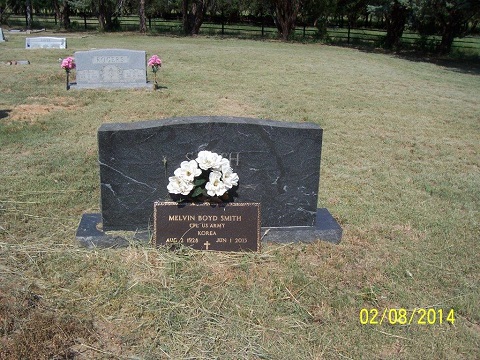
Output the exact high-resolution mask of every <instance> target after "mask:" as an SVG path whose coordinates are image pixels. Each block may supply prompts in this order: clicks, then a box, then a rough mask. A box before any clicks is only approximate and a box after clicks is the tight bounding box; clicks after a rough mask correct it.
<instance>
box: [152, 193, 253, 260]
mask: <svg viewBox="0 0 480 360" xmlns="http://www.w3.org/2000/svg"><path fill="white" fill-rule="evenodd" d="M154 206H155V213H154V237H153V242H154V244H155V245H156V246H159V245H174V244H182V245H185V246H189V247H191V248H194V249H197V250H216V251H258V250H260V223H261V220H260V204H259V203H225V204H210V203H201V204H192V203H180V204H178V203H175V202H156V203H155V205H154Z"/></svg>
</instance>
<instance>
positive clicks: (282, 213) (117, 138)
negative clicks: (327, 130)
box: [98, 117, 341, 242]
mask: <svg viewBox="0 0 480 360" xmlns="http://www.w3.org/2000/svg"><path fill="white" fill-rule="evenodd" d="M322 133H323V131H322V129H321V128H320V127H319V126H317V125H315V124H310V123H290V122H279V121H272V120H260V119H249V118H234V117H189V118H173V119H163V120H158V121H146V122H135V123H125V124H103V125H102V126H101V127H100V129H99V130H98V146H99V165H100V183H101V184H100V186H101V208H102V215H101V217H102V221H103V230H105V231H108V230H135V231H136V230H145V229H148V228H149V226H150V225H151V223H152V216H153V203H154V202H155V201H157V200H160V201H165V200H167V201H168V200H170V199H171V198H170V196H169V194H168V191H167V184H168V178H169V177H170V176H173V172H174V170H175V169H176V168H177V167H179V166H180V163H181V162H182V161H184V160H188V159H195V158H196V156H197V154H198V152H199V151H201V150H210V151H214V152H217V153H219V154H222V156H224V157H227V158H229V159H230V162H231V165H232V167H233V170H234V171H235V172H236V173H238V176H239V178H240V181H239V188H238V191H237V195H238V196H237V197H236V198H235V201H236V202H260V203H261V206H262V209H261V213H262V227H263V228H264V229H265V230H266V229H268V231H267V233H268V237H269V238H267V239H272V240H276V241H295V240H301V241H308V239H306V238H305V237H307V238H310V239H312V240H313V239H316V238H319V237H323V238H324V239H325V240H329V241H333V242H338V241H340V238H341V228H340V227H339V226H338V224H337V223H336V221H335V220H334V219H333V218H332V217H331V215H330V213H329V212H328V210H326V209H317V201H318V196H317V195H318V188H319V178H320V158H321V146H322ZM327 223H328V229H326V228H325V229H323V230H325V231H323V230H322V228H321V227H322V226H325V225H326V224H327ZM320 230H322V231H323V233H322V234H320V233H319V231H320ZM327 230H328V231H327ZM320 235H321V236H320Z"/></svg>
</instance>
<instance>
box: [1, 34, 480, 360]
mask: <svg viewBox="0 0 480 360" xmlns="http://www.w3.org/2000/svg"><path fill="white" fill-rule="evenodd" d="M66 36H67V37H68V38H69V40H68V41H69V47H70V48H69V49H68V50H60V51H44V50H25V49H23V47H24V41H25V40H24V37H23V36H22V35H11V36H9V41H8V42H7V43H3V44H0V47H1V52H0V64H2V63H4V62H6V61H9V60H21V59H28V60H30V62H31V65H28V66H26V65H25V66H20V65H15V66H13V65H10V66H7V65H0V78H1V79H2V80H1V82H0V93H1V94H2V95H1V97H0V149H1V150H0V158H1V164H2V168H1V172H0V276H1V278H2V281H1V283H0V316H1V318H0V358H18V359H23V358H29V356H30V358H38V359H69V358H78V359H212V358H221V359H345V358H351V359H358V358H369V359H370V358H371V359H393V358H395V359H411V358H415V359H439V358H445V359H452V358H455V359H472V358H475V357H477V356H478V348H479V346H480V345H479V344H480V330H479V329H480V317H479V314H480V309H479V305H478V299H479V297H480V292H479V280H480V278H479V274H480V268H479V264H480V258H479V254H480V248H479V246H480V245H479V242H478V239H479V238H480V227H479V221H478V219H479V218H480V216H479V209H480V197H479V196H480V193H479V191H478V189H479V188H480V168H479V167H480V163H479V156H478V154H479V152H480V145H479V144H480V137H479V134H480V131H479V130H480V122H479V120H478V119H480V108H479V103H478V95H477V94H478V90H479V89H480V77H479V72H478V70H477V69H478V67H476V65H475V64H469V65H468V66H465V64H455V63H448V64H447V65H448V66H446V65H437V64H436V63H432V62H422V61H411V60H409V59H404V58H399V57H394V56H390V55H385V54H377V53H374V52H370V53H369V52H362V51H358V50H355V49H346V48H335V47H327V46H320V45H302V44H285V43H277V42H260V41H258V42H255V41H240V40H219V39H216V38H213V39H209V38H202V37H199V38H195V39H185V38H166V37H139V36H134V35H129V34H126V35H125V34H123V35H120V34H119V35H117V34H114V35H112V34H106V35H102V36H96V35H92V34H87V35H84V36H73V35H70V34H67V35H66ZM70 37H71V39H70ZM112 44H115V47H118V48H130V49H140V50H146V51H147V54H148V55H152V54H159V55H160V56H161V58H162V60H163V62H164V66H163V67H162V70H161V72H160V84H161V85H162V86H164V88H163V89H161V90H160V91H156V92H153V91H152V92H149V91H135V90H132V91H95V90H86V91H69V92H67V91H65V88H64V86H65V84H64V81H65V79H64V74H63V72H62V70H61V69H60V66H59V63H58V58H59V57H66V56H67V55H71V54H72V53H73V52H74V51H76V50H85V49H89V48H107V47H112ZM149 76H151V74H149ZM189 115H238V116H252V117H262V118H271V119H278V120H288V121H290V120H291V121H311V122H315V123H318V124H320V125H321V126H322V127H323V128H324V130H325V132H324V145H323V152H322V173H321V188H320V199H319V205H321V206H326V207H328V208H329V210H330V211H331V212H332V213H333V214H334V215H335V216H336V217H337V218H338V220H339V221H340V223H341V224H342V226H343V228H344V238H343V240H342V243H341V244H340V245H338V246H334V245H331V244H328V243H323V242H319V243H314V244H292V245H275V244H267V245H266V246H265V247H263V249H262V252H261V253H259V254H236V255H232V254H217V253H209V252H206V253H205V252H194V251H188V250H185V251H180V252H175V253H173V252H165V251H163V250H157V249H153V248H150V247H149V246H138V245H135V244H132V246H130V247H129V248H126V249H119V250H100V249H97V250H93V251H87V250H85V249H81V248H78V246H77V244H76V243H75V239H74V232H75V228H76V226H77V224H78V221H79V219H80V215H81V213H83V212H93V211H98V207H99V186H98V165H97V162H96V159H97V144H96V131H97V129H98V127H99V126H100V124H102V123H103V122H124V121H125V122H128V121H139V120H146V119H154V118H164V117H171V116H189ZM299 156H300V155H299ZM387 307H388V308H407V309H410V310H411V309H413V308H416V307H417V308H419V307H421V308H426V307H434V308H436V309H439V308H442V309H445V310H448V309H450V308H454V309H455V312H456V315H457V318H456V319H457V321H456V322H455V324H454V325H450V324H442V325H440V324H435V325H409V326H390V325H385V324H383V325H382V326H378V325H377V326H375V325H369V326H368V325H361V324H360V322H359V312H360V310H361V309H362V308H368V309H370V308H378V309H379V310H383V309H385V308H387Z"/></svg>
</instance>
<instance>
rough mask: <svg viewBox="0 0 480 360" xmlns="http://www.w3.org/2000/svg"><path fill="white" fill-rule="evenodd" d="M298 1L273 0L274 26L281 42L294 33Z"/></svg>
mask: <svg viewBox="0 0 480 360" xmlns="http://www.w3.org/2000/svg"><path fill="white" fill-rule="evenodd" d="M299 9H300V0H275V11H276V20H277V21H276V25H277V30H278V33H279V35H280V36H281V38H282V40H284V41H286V40H288V38H289V37H290V35H291V34H292V33H293V32H294V31H295V22H296V21H297V15H298V11H299Z"/></svg>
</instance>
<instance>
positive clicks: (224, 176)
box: [167, 150, 239, 203]
mask: <svg viewBox="0 0 480 360" xmlns="http://www.w3.org/2000/svg"><path fill="white" fill-rule="evenodd" d="M168 180H169V184H168V186H167V189H168V192H169V193H170V195H171V196H172V198H173V199H174V200H176V201H178V202H183V201H188V202H217V203H219V202H228V201H231V196H233V195H232V194H231V191H232V190H233V189H234V188H235V187H236V186H238V180H239V178H238V175H237V174H236V173H234V172H233V169H232V167H231V166H230V161H229V160H228V159H226V158H224V157H222V156H221V155H219V154H217V153H214V152H211V151H206V150H204V151H200V152H199V153H198V156H197V158H196V159H195V160H190V161H183V162H182V163H181V164H180V167H179V168H178V169H176V170H175V172H174V176H171V177H169V178H168Z"/></svg>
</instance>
